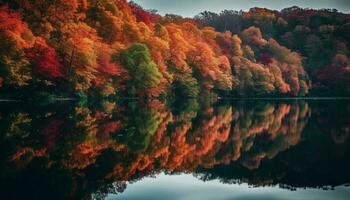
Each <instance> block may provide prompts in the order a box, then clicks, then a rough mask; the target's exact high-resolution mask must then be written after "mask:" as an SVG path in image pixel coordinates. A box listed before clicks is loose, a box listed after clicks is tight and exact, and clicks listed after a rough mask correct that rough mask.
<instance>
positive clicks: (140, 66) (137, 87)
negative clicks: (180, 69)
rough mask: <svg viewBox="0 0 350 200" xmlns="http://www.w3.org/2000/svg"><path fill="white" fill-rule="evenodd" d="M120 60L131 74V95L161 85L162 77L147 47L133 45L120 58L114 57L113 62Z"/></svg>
mask: <svg viewBox="0 0 350 200" xmlns="http://www.w3.org/2000/svg"><path fill="white" fill-rule="evenodd" d="M118 60H119V61H120V63H121V64H122V65H123V66H124V67H125V68H126V70H127V71H128V72H129V76H130V80H129V82H128V85H127V86H128V87H129V92H130V93H131V95H138V94H141V93H143V92H145V90H147V89H150V88H152V87H156V86H157V85H158V84H159V83H160V79H161V76H162V75H161V73H160V72H159V71H158V68H157V65H156V64H155V63H154V62H153V61H152V59H151V55H150V53H149V50H148V48H147V46H146V45H143V44H139V43H135V44H133V45H131V46H130V47H129V48H128V49H127V50H125V51H123V52H121V53H120V54H119V55H118V56H116V55H115V56H113V61H115V62H118ZM145 95H147V93H145Z"/></svg>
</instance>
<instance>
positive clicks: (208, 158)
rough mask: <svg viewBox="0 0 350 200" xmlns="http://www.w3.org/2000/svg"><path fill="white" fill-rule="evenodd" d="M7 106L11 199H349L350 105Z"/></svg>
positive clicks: (3, 148) (6, 190) (4, 188)
mask: <svg viewBox="0 0 350 200" xmlns="http://www.w3.org/2000/svg"><path fill="white" fill-rule="evenodd" d="M93 105H94V106H89V105H81V104H79V103H74V102H62V103H59V102H58V103H55V104H49V105H38V104H37V103H11V102H7V103H5V102H3V103H1V104H0V152H1V153H0V169H1V170H0V194H1V199H133V200H134V199H135V200H136V199H137V200H141V199H142V200H158V199H159V200H161V199H162V200H163V199H167V200H175V199H181V200H197V199H198V200H204V199H208V200H209V199H219V200H221V199H222V200H230V199H243V200H253V199H269V200H274V199H285V200H289V199H291V200H292V199H293V200H294V199H321V200H322V199H335V200H343V199H344V200H345V199H349V197H350V187H348V184H349V183H350V139H349V138H350V102H349V101H347V100H320V101H315V100H284V101H277V100H276V101H268V100H246V101H232V102H219V103H215V104H209V103H198V102H196V101H194V100H187V101H181V102H176V103H162V102H160V101H150V102H147V103H145V102H118V103H111V102H99V103H94V104H93Z"/></svg>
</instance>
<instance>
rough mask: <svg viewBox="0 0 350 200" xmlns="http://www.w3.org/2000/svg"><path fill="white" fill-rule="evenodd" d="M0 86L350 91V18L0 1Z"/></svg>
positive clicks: (26, 89)
mask: <svg viewBox="0 0 350 200" xmlns="http://www.w3.org/2000/svg"><path fill="white" fill-rule="evenodd" d="M0 5H1V7H0V46H1V49H0V94H1V96H2V97H7V98H31V97H32V96H51V97H80V98H86V97H90V96H93V97H99V98H104V97H111V96H118V97H138V98H140V97H142V98H158V97H181V98H196V97H198V96H199V94H200V96H224V97H254V96H271V97H281V96H283V97H294V96H306V95H311V96H312V95H314V96H320V95H329V96H348V95H349V94H350V61H349V55H350V51H349V50H348V49H349V48H350V42H349V41H350V38H349V36H350V16H349V15H348V14H343V13H340V12H338V11H337V10H330V9H329V10H326V9H324V10H313V9H302V8H298V7H291V8H286V9H284V10H281V11H274V10H268V9H263V8H252V9H250V10H249V11H247V12H244V11H232V10H225V11H223V12H221V13H212V12H207V11H205V12H202V13H200V14H198V15H197V16H196V17H194V18H184V17H181V16H177V15H170V14H168V15H165V16H161V15H159V14H157V12H156V11H154V10H145V9H143V8H142V7H141V6H139V5H137V4H136V3H133V2H127V1H125V0H52V1H46V0H29V1H27V0H0Z"/></svg>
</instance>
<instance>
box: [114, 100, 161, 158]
mask: <svg viewBox="0 0 350 200" xmlns="http://www.w3.org/2000/svg"><path fill="white" fill-rule="evenodd" d="M127 110H128V112H127V113H128V114H127V116H128V122H127V126H125V127H124V129H123V130H122V131H121V133H120V134H121V135H122V138H123V141H125V142H126V143H127V144H128V145H129V147H130V148H131V150H132V151H135V152H138V151H144V150H146V149H147V147H148V146H149V144H150V141H151V138H152V136H153V135H154V134H155V133H156V131H157V128H158V126H159V123H160V117H159V116H158V113H157V112H156V111H155V110H154V109H152V108H148V107H145V108H138V107H136V105H135V102H132V103H130V104H129V105H128V107H127Z"/></svg>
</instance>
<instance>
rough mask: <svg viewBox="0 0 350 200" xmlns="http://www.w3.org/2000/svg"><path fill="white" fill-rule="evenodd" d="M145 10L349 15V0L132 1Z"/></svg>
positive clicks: (194, 12)
mask: <svg viewBox="0 0 350 200" xmlns="http://www.w3.org/2000/svg"><path fill="white" fill-rule="evenodd" d="M134 2H136V3H138V4H140V5H141V6H142V7H144V8H146V9H156V10H158V12H159V13H160V14H162V15H164V14H166V13H171V14H178V15H182V16H186V17H193V16H194V15H196V14H198V13H200V12H201V11H204V10H209V11H213V12H220V11H222V10H225V9H227V10H249V8H252V7H265V8H270V9H274V10H281V9H283V8H286V7H291V6H295V5H296V6H299V7H303V8H336V9H337V10H339V11H341V12H345V13H350V0H134Z"/></svg>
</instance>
